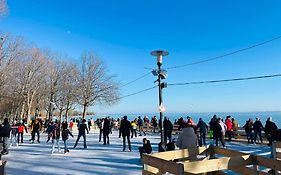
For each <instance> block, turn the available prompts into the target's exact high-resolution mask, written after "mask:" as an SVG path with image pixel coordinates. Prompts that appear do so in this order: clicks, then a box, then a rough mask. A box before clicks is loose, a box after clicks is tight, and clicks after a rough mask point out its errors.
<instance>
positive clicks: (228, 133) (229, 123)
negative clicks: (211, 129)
mask: <svg viewBox="0 0 281 175" xmlns="http://www.w3.org/2000/svg"><path fill="white" fill-rule="evenodd" d="M225 125H226V136H228V141H231V137H232V131H233V127H232V121H231V117H230V116H227V117H226V119H225Z"/></svg>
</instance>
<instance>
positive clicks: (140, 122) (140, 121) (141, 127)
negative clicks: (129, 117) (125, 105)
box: [138, 116, 146, 136]
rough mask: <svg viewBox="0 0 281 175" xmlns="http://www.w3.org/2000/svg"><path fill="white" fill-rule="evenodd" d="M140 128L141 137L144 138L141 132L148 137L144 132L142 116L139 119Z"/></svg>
mask: <svg viewBox="0 0 281 175" xmlns="http://www.w3.org/2000/svg"><path fill="white" fill-rule="evenodd" d="M138 127H139V132H140V134H139V136H142V135H141V132H143V134H144V135H145V136H146V133H145V132H144V130H143V120H142V119H141V117H140V116H139V117H138Z"/></svg>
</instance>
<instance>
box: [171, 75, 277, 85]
mask: <svg viewBox="0 0 281 175" xmlns="http://www.w3.org/2000/svg"><path fill="white" fill-rule="evenodd" d="M274 77H281V74H274V75H264V76H256V77H246V78H232V79H224V80H209V81H197V82H187V83H171V84H168V85H169V86H184V85H194V84H211V83H222V82H232V81H245V80H255V79H265V78H274Z"/></svg>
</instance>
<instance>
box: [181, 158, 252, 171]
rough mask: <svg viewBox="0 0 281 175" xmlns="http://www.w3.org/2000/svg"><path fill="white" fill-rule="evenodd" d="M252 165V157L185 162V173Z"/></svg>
mask: <svg viewBox="0 0 281 175" xmlns="http://www.w3.org/2000/svg"><path fill="white" fill-rule="evenodd" d="M251 163H252V158H251V156H250V155H243V156H236V157H225V158H219V159H211V160H202V161H195V162H185V163H184V171H185V172H190V173H196V174H197V173H206V172H213V171H220V170H226V169H229V168H233V167H240V166H245V165H248V164H251Z"/></svg>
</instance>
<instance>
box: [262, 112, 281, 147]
mask: <svg viewBox="0 0 281 175" xmlns="http://www.w3.org/2000/svg"><path fill="white" fill-rule="evenodd" d="M277 129H278V127H277V126H276V124H275V123H274V122H273V121H272V118H271V117H268V119H267V120H266V123H265V127H264V132H265V135H266V138H267V140H268V141H269V144H268V145H271V144H272V141H273V138H272V133H273V132H275V131H276V130H277Z"/></svg>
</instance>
